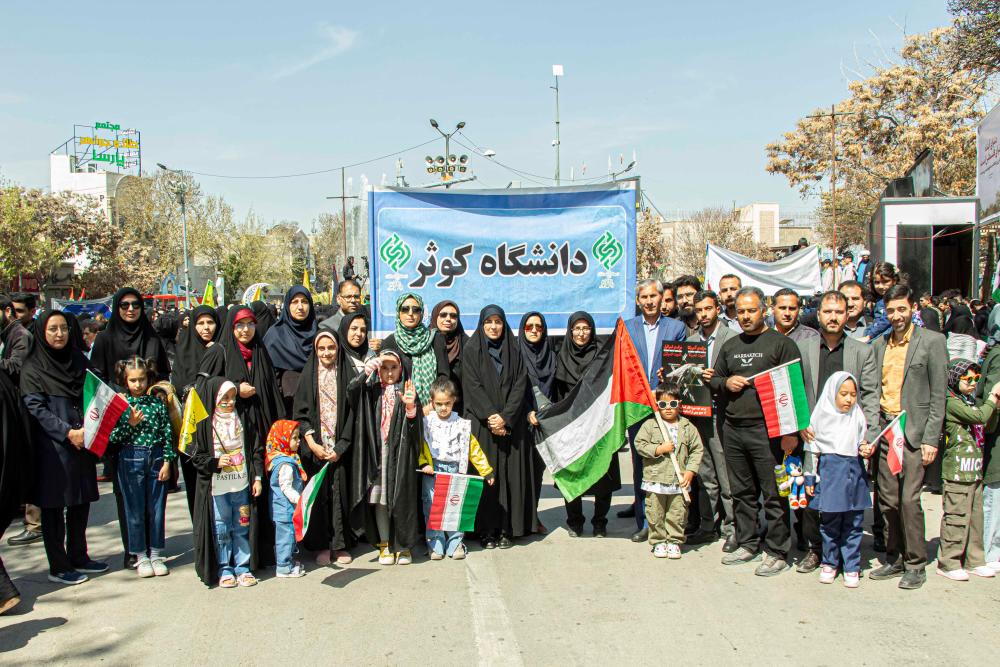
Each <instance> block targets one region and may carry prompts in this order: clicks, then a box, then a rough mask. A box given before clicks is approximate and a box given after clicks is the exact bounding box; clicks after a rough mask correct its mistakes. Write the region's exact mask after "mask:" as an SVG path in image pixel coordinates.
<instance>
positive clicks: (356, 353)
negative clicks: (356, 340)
mask: <svg viewBox="0 0 1000 667" xmlns="http://www.w3.org/2000/svg"><path fill="white" fill-rule="evenodd" d="M359 317H360V318H361V319H362V320H364V322H365V324H366V325H367V324H368V320H367V318H365V316H364V313H362V312H361V311H360V310H358V311H355V312H353V313H350V314H348V315H344V317H343V318H341V320H340V326H339V327H338V329H337V337H338V339H339V340H338V341H337V342H338V343H340V347H342V348H343V350H344V353H345V354H347V356H349V357H352V358H354V359H359V360H361V361H364V360H365V359H366V358H367V357H368V334H365V342H364V343H362V344H361V345H359V346H358V347H351V345H350V343H348V342H347V331H348V329H350V328H351V322H353V321H354V320H356V319H358V318H359Z"/></svg>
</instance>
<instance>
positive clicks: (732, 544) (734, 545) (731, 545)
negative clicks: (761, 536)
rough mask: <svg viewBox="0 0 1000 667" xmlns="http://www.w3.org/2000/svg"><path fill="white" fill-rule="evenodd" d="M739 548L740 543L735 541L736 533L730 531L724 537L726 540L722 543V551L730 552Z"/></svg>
mask: <svg viewBox="0 0 1000 667" xmlns="http://www.w3.org/2000/svg"><path fill="white" fill-rule="evenodd" d="M739 548H740V543H739V542H737V541H736V533H732V534H730V535H729V536H728V537H726V542H725V544H723V545H722V553H724V554H731V553H733V552H734V551H736V550H737V549H739Z"/></svg>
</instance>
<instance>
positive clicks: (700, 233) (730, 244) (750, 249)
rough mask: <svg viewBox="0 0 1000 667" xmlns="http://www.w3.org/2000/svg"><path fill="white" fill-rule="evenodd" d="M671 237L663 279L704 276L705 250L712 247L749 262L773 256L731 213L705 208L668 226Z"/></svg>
mask: <svg viewBox="0 0 1000 667" xmlns="http://www.w3.org/2000/svg"><path fill="white" fill-rule="evenodd" d="M670 227H671V229H672V234H671V236H672V238H670V239H668V241H667V258H668V259H667V262H666V266H665V267H664V268H665V274H669V275H664V278H669V277H676V276H678V275H682V274H691V275H695V276H704V275H705V249H706V246H707V245H708V244H709V243H711V244H712V245H715V246H719V247H720V248H725V249H726V250H732V251H733V252H738V253H739V254H741V255H745V256H747V257H750V258H751V259H760V260H764V261H770V260H772V259H774V253H773V252H772V251H771V249H770V248H768V247H767V245H766V244H764V243H760V242H758V241H755V240H754V238H753V229H752V228H751V227H750V225H749V224H747V223H741V222H739V221H738V220H736V218H735V216H734V215H733V212H732V211H728V210H726V209H723V208H704V209H702V210H700V211H698V212H696V213H694V214H693V215H691V216H690V217H689V218H688V219H687V220H678V221H675V222H672V223H670Z"/></svg>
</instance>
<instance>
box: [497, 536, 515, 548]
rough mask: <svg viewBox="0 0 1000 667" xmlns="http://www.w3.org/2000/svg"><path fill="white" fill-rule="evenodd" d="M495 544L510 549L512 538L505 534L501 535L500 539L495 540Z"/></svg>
mask: <svg viewBox="0 0 1000 667" xmlns="http://www.w3.org/2000/svg"><path fill="white" fill-rule="evenodd" d="M497 546H498V547H500V548H501V549H510V548H511V547H512V546H514V540H512V539H510V538H509V537H507V536H506V535H501V536H500V541H499V542H497Z"/></svg>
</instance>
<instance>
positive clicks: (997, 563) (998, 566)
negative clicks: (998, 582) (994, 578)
mask: <svg viewBox="0 0 1000 667" xmlns="http://www.w3.org/2000/svg"><path fill="white" fill-rule="evenodd" d="M986 567H988V568H990V569H991V570H993V571H994V572H1000V560H994V561H990V562H989V563H987V564H986Z"/></svg>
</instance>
